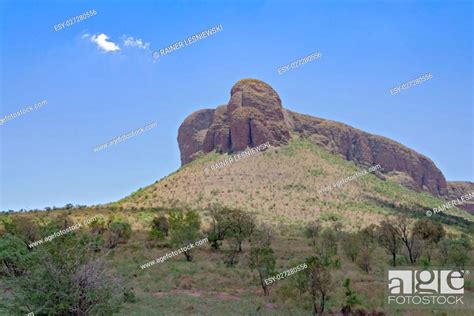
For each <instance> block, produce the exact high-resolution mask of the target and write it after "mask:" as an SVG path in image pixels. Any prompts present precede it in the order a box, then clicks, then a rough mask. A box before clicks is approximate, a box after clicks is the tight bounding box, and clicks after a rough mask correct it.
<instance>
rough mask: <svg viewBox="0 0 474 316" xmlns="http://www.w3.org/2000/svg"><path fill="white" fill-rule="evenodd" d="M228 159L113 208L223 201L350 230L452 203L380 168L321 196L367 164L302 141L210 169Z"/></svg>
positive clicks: (266, 216)
mask: <svg viewBox="0 0 474 316" xmlns="http://www.w3.org/2000/svg"><path fill="white" fill-rule="evenodd" d="M226 158H228V156H227V155H219V154H216V153H212V154H208V155H206V156H204V157H201V158H200V159H198V160H196V161H193V162H191V163H189V164H187V165H185V166H183V167H182V168H181V169H179V170H178V171H176V172H175V173H173V174H171V175H169V176H168V177H166V178H164V179H162V180H161V181H157V182H156V183H154V184H152V185H150V186H148V187H146V188H142V189H140V190H138V191H137V192H135V193H133V194H131V195H130V196H128V197H126V198H124V199H122V200H120V201H118V202H117V203H113V204H112V205H114V206H119V207H123V208H124V209H130V208H138V209H140V208H145V209H146V208H152V207H155V208H170V207H181V208H182V207H187V208H192V209H204V208H206V207H207V206H208V205H209V204H211V203H220V204H222V205H226V206H229V207H238V208H240V209H245V210H248V211H250V212H253V213H255V214H256V215H257V217H258V218H259V219H260V220H262V221H264V222H267V223H287V224H296V225H301V224H304V223H307V222H309V221H312V220H314V219H317V218H322V219H325V218H337V219H339V220H340V221H342V222H343V224H344V225H345V226H346V227H348V228H351V227H352V228H360V227H364V226H367V225H369V224H372V223H378V222H380V221H381V220H383V219H384V218H385V217H386V216H387V215H389V214H396V213H399V212H405V213H407V214H408V215H410V216H414V217H423V216H425V212H426V210H429V209H431V208H433V207H437V206H439V205H442V204H444V203H445V201H443V200H441V199H437V198H435V197H433V196H431V195H430V194H427V193H416V192H413V191H411V190H408V189H406V188H404V187H402V186H401V185H399V184H397V183H395V182H393V181H390V180H388V179H386V178H385V177H384V176H383V175H382V174H380V173H378V172H376V173H374V174H366V175H363V176H361V177H358V178H356V179H355V180H353V181H350V182H348V183H346V184H344V185H342V186H341V187H336V188H332V189H331V190H330V191H328V192H322V193H318V190H320V189H322V188H324V187H326V186H331V185H333V184H334V183H336V182H337V181H340V180H343V179H345V178H347V177H350V176H351V175H353V174H355V173H356V172H360V171H362V170H363V169H361V168H359V167H357V166H356V165H354V164H353V163H352V162H348V161H346V160H344V159H342V158H340V157H338V156H335V155H333V154H331V153H329V152H327V151H326V150H324V149H322V148H320V147H318V146H317V145H314V144H312V143H311V142H309V141H306V140H296V139H295V140H293V141H291V142H290V143H289V144H288V145H286V146H284V147H280V148H270V149H269V150H266V151H265V152H263V153H259V154H257V155H256V156H250V157H247V158H245V159H240V160H238V161H236V162H234V163H232V164H230V165H228V166H225V167H223V168H220V169H217V170H214V171H209V172H205V171H204V170H205V168H206V167H208V168H209V167H210V165H212V164H214V163H217V162H219V161H222V160H224V159H226ZM446 215H452V216H454V217H452V218H451V219H453V218H454V220H456V218H459V219H465V220H468V221H472V220H473V219H474V217H473V216H472V215H470V214H468V213H467V212H465V211H463V210H459V209H456V208H452V209H450V210H448V211H447V212H446V214H442V215H437V216H438V217H439V218H440V219H446Z"/></svg>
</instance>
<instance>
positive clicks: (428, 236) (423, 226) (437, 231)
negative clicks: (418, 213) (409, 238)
mask: <svg viewBox="0 0 474 316" xmlns="http://www.w3.org/2000/svg"><path fill="white" fill-rule="evenodd" d="M413 234H414V235H416V237H417V238H418V239H419V240H420V242H421V243H422V248H423V253H424V255H425V256H426V259H427V260H428V263H429V262H431V258H432V256H433V253H434V251H435V249H436V245H437V244H438V243H439V242H440V240H441V239H442V238H443V237H444V236H445V235H446V232H445V230H444V228H443V226H442V225H441V224H440V223H438V222H435V221H434V220H432V219H429V218H425V219H421V220H418V221H417V222H416V223H415V225H414V226H413Z"/></svg>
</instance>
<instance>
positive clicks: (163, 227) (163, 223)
mask: <svg viewBox="0 0 474 316" xmlns="http://www.w3.org/2000/svg"><path fill="white" fill-rule="evenodd" d="M151 226H152V228H153V229H155V230H158V231H160V232H161V233H162V235H164V236H166V237H168V230H169V224H168V219H167V218H166V216H164V215H161V216H160V217H155V218H154V219H153V221H152V222H151Z"/></svg>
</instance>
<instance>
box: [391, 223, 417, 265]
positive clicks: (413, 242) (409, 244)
mask: <svg viewBox="0 0 474 316" xmlns="http://www.w3.org/2000/svg"><path fill="white" fill-rule="evenodd" d="M395 227H396V228H397V234H398V237H399V238H400V239H401V241H402V242H403V244H404V245H405V247H406V249H407V251H408V257H409V259H410V263H412V264H413V263H415V262H416V259H418V256H419V255H420V252H421V242H420V239H419V236H418V235H417V234H413V233H412V232H411V231H410V227H409V223H408V219H407V218H406V217H404V216H399V217H398V218H397V220H396V223H395Z"/></svg>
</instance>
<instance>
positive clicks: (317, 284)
mask: <svg viewBox="0 0 474 316" xmlns="http://www.w3.org/2000/svg"><path fill="white" fill-rule="evenodd" d="M306 264H307V265H308V268H307V269H305V270H304V272H305V274H304V276H305V278H304V283H303V289H304V290H305V291H307V292H309V294H310V296H311V300H312V305H313V315H317V314H322V313H323V312H324V308H325V305H326V302H327V300H328V298H329V295H330V293H331V291H332V290H333V283H332V279H331V274H330V272H329V269H328V267H327V266H326V265H325V264H324V262H323V261H322V260H321V258H319V257H315V256H313V257H309V258H308V259H306Z"/></svg>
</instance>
